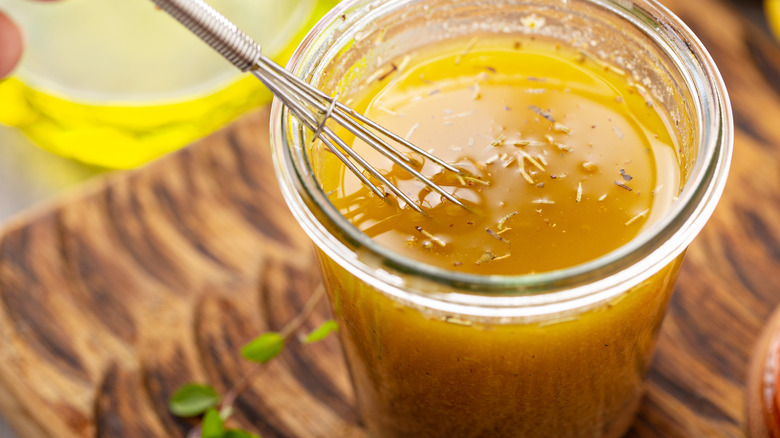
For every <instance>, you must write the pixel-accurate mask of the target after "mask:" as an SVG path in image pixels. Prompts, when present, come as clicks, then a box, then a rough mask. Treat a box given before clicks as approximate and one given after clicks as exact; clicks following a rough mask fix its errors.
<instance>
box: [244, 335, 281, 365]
mask: <svg viewBox="0 0 780 438" xmlns="http://www.w3.org/2000/svg"><path fill="white" fill-rule="evenodd" d="M283 349H284V337H282V335H280V334H279V333H276V332H268V333H263V334H262V335H260V336H258V337H256V338H255V339H254V340H252V342H250V343H248V344H246V345H244V348H242V349H241V355H242V356H244V357H245V358H246V359H249V360H251V361H252V362H260V363H266V362H268V361H269V360H271V359H273V358H275V357H276V356H278V355H279V353H281V352H282V350H283Z"/></svg>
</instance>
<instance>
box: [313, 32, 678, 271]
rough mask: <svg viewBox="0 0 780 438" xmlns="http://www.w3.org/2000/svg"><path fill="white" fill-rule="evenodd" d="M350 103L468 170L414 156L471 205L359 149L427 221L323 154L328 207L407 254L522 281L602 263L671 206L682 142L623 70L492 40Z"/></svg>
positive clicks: (571, 54) (394, 71)
mask: <svg viewBox="0 0 780 438" xmlns="http://www.w3.org/2000/svg"><path fill="white" fill-rule="evenodd" d="M386 70H387V74H381V75H379V76H377V77H376V78H375V79H374V80H373V82H372V83H371V84H370V86H369V87H367V88H366V89H365V90H363V91H362V92H361V94H360V95H358V96H356V97H355V99H354V100H353V102H352V106H353V107H354V108H355V109H357V110H358V111H361V112H363V113H365V114H366V115H367V116H368V117H369V118H372V119H374V120H375V121H377V122H378V123H380V124H381V125H384V126H385V127H387V128H389V129H390V130H392V131H394V132H396V133H398V134H399V135H402V136H405V137H406V138H407V139H408V140H410V141H411V142H413V143H415V144H416V145H418V146H420V147H422V148H423V149H427V150H431V151H433V152H434V153H435V154H436V155H438V156H439V157H441V158H443V159H445V160H446V161H448V162H450V163H453V164H455V165H456V166H458V167H459V168H461V169H463V170H465V171H466V172H467V173H468V175H467V176H461V177H458V176H456V175H453V174H452V173H450V172H442V171H441V170H440V169H439V168H438V166H436V165H435V164H433V163H425V162H419V165H420V166H421V167H422V171H423V173H424V174H426V175H432V176H433V178H432V179H433V180H434V181H435V182H436V183H438V184H440V185H442V186H444V187H445V188H446V189H447V190H448V191H451V192H452V193H454V194H455V195H456V196H457V197H458V198H460V199H462V200H463V201H464V202H465V203H466V204H468V205H469V206H470V207H471V211H467V210H464V209H462V208H460V207H457V206H455V205H452V204H451V203H449V202H447V201H446V200H443V199H442V198H441V197H440V195H438V194H436V193H435V192H431V191H430V190H428V189H427V188H425V187H424V186H423V185H422V184H421V183H420V182H418V181H415V180H414V179H412V178H411V177H410V176H409V175H408V174H407V173H406V172H405V171H403V170H401V169H398V168H395V167H394V166H393V165H392V164H391V163H390V162H389V161H388V160H387V159H385V158H384V157H382V156H381V155H379V154H378V153H376V152H375V151H373V150H371V149H370V148H369V147H368V146H366V145H365V144H362V143H361V142H360V141H354V144H353V147H354V148H355V149H356V150H358V151H359V152H360V154H361V155H363V156H364V157H365V158H367V159H368V161H369V162H371V163H372V164H374V165H375V166H377V167H378V168H379V169H381V170H382V171H383V172H384V173H386V174H387V176H388V177H389V179H390V180H391V181H393V182H394V183H395V184H397V185H398V186H399V187H401V189H402V190H404V191H405V192H406V193H408V194H410V196H411V197H412V198H413V199H415V200H419V203H420V205H422V206H423V208H424V210H425V211H426V212H427V215H421V214H419V213H416V212H414V211H412V210H411V209H409V208H404V207H403V204H399V203H398V202H397V201H394V200H393V199H392V198H390V200H389V201H386V200H382V199H380V198H378V197H376V196H375V195H373V194H372V193H370V191H369V190H367V189H366V188H365V187H363V186H362V185H361V184H360V182H359V181H358V180H357V179H356V178H355V177H354V176H353V175H351V174H348V173H347V172H345V169H344V166H343V165H341V164H340V163H339V162H338V160H337V159H336V158H335V157H333V156H330V154H328V153H321V154H320V155H319V156H318V160H319V163H320V164H321V165H320V166H318V169H320V171H321V172H322V174H321V175H320V176H321V181H322V184H323V188H324V189H325V190H326V192H328V193H330V199H331V201H332V202H333V203H334V205H335V206H336V207H337V208H339V209H340V211H341V212H342V213H343V214H344V216H345V217H346V218H347V219H348V220H350V221H351V222H352V223H353V224H354V225H355V226H356V227H358V228H359V229H360V230H362V231H363V232H364V233H366V234H367V235H369V236H370V237H371V238H372V239H374V240H376V241H377V242H379V243H380V244H382V245H384V246H386V247H388V248H390V249H392V250H393V251H395V252H398V253H400V254H402V255H404V256H407V257H409V258H411V259H414V260H417V261H420V262H423V263H427V264H430V265H434V266H438V267H442V268H445V269H451V270H456V271H461V272H468V273H476V274H494V275H520V274H528V273H534V272H544V271H550V270H556V269H562V268H566V267H570V266H574V265H577V264H580V263H584V262H587V261H589V260H592V259H595V258H597V257H599V256H602V255H605V254H607V253H609V252H611V251H613V250H615V249H617V248H618V247H620V246H622V245H624V244H626V243H627V242H628V241H630V240H631V239H632V238H634V237H635V236H636V235H637V234H638V233H639V232H640V231H641V230H642V229H643V228H644V227H646V226H648V225H649V224H651V223H652V222H653V221H654V220H655V219H657V218H658V217H659V216H660V215H661V214H663V213H664V211H665V210H666V209H667V208H668V206H669V205H670V204H671V202H672V201H673V200H674V197H675V196H676V195H677V193H678V191H679V188H680V166H679V164H678V159H677V154H676V150H677V143H678V139H677V138H676V137H675V135H674V134H673V132H674V131H671V130H670V129H669V123H668V122H667V119H668V118H667V117H666V116H665V114H664V113H661V112H659V111H658V110H657V109H656V107H657V105H653V103H652V102H651V101H650V100H649V98H648V93H646V92H645V91H644V90H643V89H642V88H641V87H640V86H637V85H636V84H633V83H631V82H630V81H629V79H628V78H627V76H626V74H625V73H624V72H621V71H619V70H618V69H615V68H612V67H609V66H606V65H605V64H602V63H600V62H597V61H594V60H593V59H591V58H590V57H588V56H586V55H584V54H582V53H578V52H576V51H573V50H571V49H564V48H559V47H557V46H555V45H553V44H550V43H547V42H542V41H523V42H518V41H517V40H510V39H504V38H498V37H485V38H480V39H472V40H468V41H454V42H451V43H447V44H444V45H438V46H436V48H435V49H423V50H420V51H418V52H415V53H412V54H409V55H408V56H406V57H404V58H403V59H400V60H396V61H394V62H393V63H391V64H389V65H388V67H387V69H386Z"/></svg>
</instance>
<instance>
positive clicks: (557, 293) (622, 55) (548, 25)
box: [271, 0, 733, 437]
mask: <svg viewBox="0 0 780 438" xmlns="http://www.w3.org/2000/svg"><path fill="white" fill-rule="evenodd" d="M529 17H530V18H532V20H529ZM529 21H532V22H533V23H535V25H533V26H528V25H527V24H528V22H529ZM539 23H543V25H539ZM491 34H494V35H518V36H523V37H526V38H530V37H539V38H546V39H551V40H553V41H556V42H559V43H560V44H563V45H567V46H573V47H574V48H575V49H577V50H580V51H582V52H584V53H586V54H587V55H588V56H590V57H593V58H595V59H599V60H601V61H603V62H604V63H606V64H609V65H611V66H613V67H615V68H618V69H622V70H623V71H626V72H628V74H629V75H630V77H631V78H632V80H633V81H635V82H636V83H637V84H641V86H642V88H643V89H644V90H646V92H647V93H649V94H650V95H651V98H652V100H653V101H655V102H657V104H660V105H662V106H664V108H665V110H666V112H667V113H668V114H669V115H670V116H671V118H672V120H673V122H674V126H675V129H677V131H678V134H679V136H680V139H681V148H680V150H679V151H678V152H679V157H680V166H681V171H682V180H683V183H682V187H681V189H680V192H679V196H678V198H677V200H676V201H675V202H674V203H673V205H672V207H671V208H670V209H669V210H668V211H667V212H666V213H665V214H664V215H663V216H662V217H661V219H659V220H657V221H656V222H655V223H653V224H652V225H651V226H649V227H647V228H646V229H645V230H644V231H643V232H642V233H641V234H639V235H638V236H637V237H636V238H635V239H633V240H632V241H631V242H629V243H628V244H626V245H624V246H622V247H620V248H619V249H617V250H615V251H613V252H611V253H609V254H606V255H604V256H602V257H600V258H597V259H595V260H593V261H590V262H587V263H584V264H581V265H577V266H572V267H569V268H566V269H562V270H557V271H552V272H545V273H539V274H531V275H521V276H480V275H474V274H465V273H458V272H453V271H449V270H445V269H441V268H436V267H432V266H427V265H424V264H420V263H418V262H415V261H413V260H410V259H407V258H404V257H402V256H400V255H398V254H395V253H393V252H391V251H389V250H387V249H386V248H383V247H381V246H379V245H377V244H376V243H375V242H373V241H372V240H371V239H370V238H368V237H367V236H365V235H364V234H362V233H361V232H360V231H358V230H357V229H356V228H355V227H353V226H352V225H351V224H350V223H349V222H348V221H347V220H345V219H344V218H343V217H342V216H341V215H340V214H339V212H338V210H337V209H336V208H334V206H333V205H332V204H331V203H330V202H329V201H328V198H327V195H326V194H325V193H323V191H322V189H321V187H320V184H319V183H318V181H317V179H316V175H317V173H318V169H316V168H315V167H314V166H315V164H312V163H313V162H314V161H313V160H311V157H310V152H311V151H310V145H311V133H309V132H307V131H306V130H305V128H303V127H302V125H301V124H300V123H299V122H298V121H297V120H296V119H295V118H293V117H292V116H291V115H290V114H289V113H288V111H287V110H286V109H285V108H284V107H283V106H281V105H280V104H279V103H278V102H276V103H275V104H274V106H273V108H272V115H271V136H272V145H273V149H274V154H275V159H276V162H277V173H278V176H279V179H280V181H281V186H282V191H283V193H284V196H285V198H286V200H287V202H288V204H289V206H290V208H291V209H292V211H293V213H294V215H295V216H296V218H297V219H298V221H299V222H300V223H301V225H302V226H303V228H304V230H305V231H306V232H307V233H308V235H309V236H310V237H311V238H312V240H313V241H314V243H315V245H316V248H317V254H318V256H319V261H320V267H321V271H322V275H323V281H324V284H325V286H326V289H327V290H328V295H329V297H330V303H331V307H332V309H333V311H334V314H335V315H336V317H337V319H338V320H339V323H340V328H341V339H342V344H343V347H344V352H345V355H346V358H347V362H348V365H349V368H350V372H351V376H352V380H353V383H354V386H355V390H356V394H357V400H358V404H359V408H360V411H361V413H362V415H363V418H364V420H365V424H366V427H367V428H368V430H369V432H370V434H371V435H372V436H376V437H385V436H387V437H394V436H415V437H428V436H447V437H451V436H458V437H461V436H513V437H517V436H529V437H547V436H550V437H569V436H583V437H585V436H587V437H616V436H620V435H622V434H623V433H625V431H626V430H627V429H628V428H629V426H630V424H631V421H632V418H633V415H634V412H635V411H636V409H637V406H638V404H639V400H640V398H641V393H642V379H643V377H644V375H645V371H646V369H647V367H648V364H649V362H650V358H651V356H652V351H653V348H654V343H655V339H656V334H657V332H658V329H659V327H660V324H661V321H662V318H663V315H664V312H665V309H666V307H667V304H668V301H669V297H670V294H671V291H672V289H673V286H674V282H675V279H676V276H677V272H678V270H679V267H680V264H681V263H682V259H683V255H684V252H685V249H686V248H687V246H688V245H689V244H690V242H691V241H692V240H693V239H694V237H695V236H696V235H697V234H698V232H699V231H700V230H701V228H702V227H703V226H704V224H705V222H706V221H707V219H708V218H709V217H710V215H711V214H712V212H713V210H714V208H715V205H716V203H717V201H718V199H719V197H720V195H721V193H722V190H723V188H724V185H725V182H726V176H727V172H728V167H729V163H730V157H731V149H732V142H733V127H732V116H731V109H730V104H729V101H728V97H727V93H726V90H725V87H724V85H723V82H722V79H721V77H720V75H719V73H718V71H717V69H716V66H715V65H714V63H713V61H712V60H711V58H710V57H709V55H708V54H707V53H706V51H705V49H704V48H703V47H702V45H701V43H700V42H699V41H698V39H697V38H696V37H695V36H694V35H693V34H692V33H691V31H690V30H689V29H688V28H687V27H686V26H685V25H684V24H683V23H682V22H681V21H680V20H679V19H677V18H676V17H675V16H673V15H672V14H671V13H670V12H669V11H668V10H666V9H665V8H664V7H663V6H661V5H659V4H658V3H657V2H655V1H653V0H639V1H626V0H553V1H545V2H538V1H532V0H489V1H487V0H384V1H376V0H375V1H371V0H347V1H343V2H342V3H341V4H340V5H339V6H338V7H337V8H336V9H334V10H333V11H331V12H330V13H329V14H328V15H327V16H326V17H325V18H324V19H323V20H322V21H321V22H320V23H319V24H318V25H317V26H316V27H315V28H314V30H313V31H312V32H311V33H310V34H309V35H308V36H307V37H306V38H305V39H304V41H303V43H302V44H301V46H299V48H298V50H297V51H296V52H295V54H294V55H293V57H292V59H291V64H290V68H291V69H292V70H293V71H294V72H295V74H297V75H299V76H301V77H303V78H304V79H305V80H307V81H309V82H311V83H312V84H314V85H315V86H317V87H319V88H320V89H322V90H323V91H325V92H326V93H329V94H335V93H337V92H338V93H340V94H339V95H340V96H341V100H342V101H348V100H349V98H350V96H351V95H354V93H355V90H359V89H360V88H361V86H362V85H364V84H365V81H366V80H367V79H370V78H371V77H372V74H374V73H375V72H376V71H379V69H380V68H381V67H383V66H384V65H385V63H386V62H388V60H391V59H394V58H396V57H398V56H400V55H403V54H405V53H408V52H410V51H413V50H415V49H416V48H419V47H424V46H427V45H430V44H434V43H436V42H439V41H443V40H448V39H451V38H462V37H467V38H468V37H469V36H471V35H491Z"/></svg>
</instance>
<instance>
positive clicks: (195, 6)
mask: <svg viewBox="0 0 780 438" xmlns="http://www.w3.org/2000/svg"><path fill="white" fill-rule="evenodd" d="M152 2H154V3H155V4H156V5H157V6H158V7H160V9H162V10H164V11H165V12H167V13H168V14H170V15H171V16H172V17H174V18H175V19H176V20H178V21H179V22H180V23H181V24H183V25H184V26H185V27H186V28H187V29H189V30H190V31H192V32H193V33H194V34H196V35H197V36H198V37H200V38H201V39H202V40H203V41H205V42H206V43H207V44H208V45H209V46H211V47H212V48H213V49H214V50H216V51H217V52H219V54H221V55H222V56H223V57H225V59H227V60H228V61H230V62H231V63H232V64H233V65H234V66H236V67H238V68H239V69H240V70H241V71H243V72H246V71H250V72H251V73H252V74H253V75H255V76H256V77H257V78H258V79H260V81H262V82H263V84H265V86H266V87H268V89H269V90H271V92H272V93H273V94H274V95H275V96H276V97H277V98H278V99H280V100H281V101H282V102H283V103H284V104H285V105H286V106H287V108H289V110H290V111H291V112H292V113H293V114H295V116H296V117H297V118H298V119H300V121H301V122H302V123H303V124H304V125H305V126H306V127H307V128H308V129H310V130H311V131H313V132H314V133H315V138H319V139H320V140H321V141H322V142H323V143H324V144H325V146H326V147H327V148H328V149H329V150H330V151H331V152H332V153H333V154H335V155H336V156H337V157H338V158H339V160H341V161H342V162H343V163H344V165H345V166H346V167H347V168H348V169H349V170H350V171H352V173H353V174H355V176H357V177H358V178H359V179H360V181H361V182H362V183H363V184H364V185H365V186H366V187H368V188H369V189H370V190H371V191H373V192H374V193H375V194H377V195H378V196H380V197H385V196H386V195H385V192H384V191H383V190H382V189H380V188H379V187H378V186H377V185H376V184H374V183H373V182H372V181H371V180H369V178H368V177H366V175H365V174H364V173H363V172H362V171H361V170H360V169H361V168H362V169H364V170H365V171H366V172H368V174H369V175H371V176H372V177H374V178H375V179H376V180H377V181H379V182H381V183H382V185H383V186H384V187H386V188H387V189H388V190H389V191H391V192H392V193H393V194H395V195H396V196H398V197H399V198H400V199H402V200H403V201H404V203H406V204H407V205H408V206H409V207H411V208H413V209H415V210H417V211H419V212H422V208H421V207H420V206H419V205H417V203H415V202H414V201H413V200H412V199H411V198H410V197H409V196H408V195H407V194H406V193H404V192H403V191H402V190H401V189H399V188H398V187H397V186H396V185H394V184H393V183H392V182H390V181H389V180H388V179H387V178H386V177H385V176H384V175H382V173H381V172H379V171H378V170H377V169H376V168H375V167H374V166H372V165H371V164H370V163H368V162H367V161H366V160H365V159H363V157H361V156H360V155H358V154H357V153H356V152H355V151H354V150H353V149H352V148H351V147H350V146H349V145H347V144H346V143H345V142H344V141H343V140H342V139H341V138H340V137H339V136H338V135H336V133H335V132H334V131H333V130H332V129H331V128H330V127H328V126H326V124H325V122H326V121H327V120H328V119H330V120H333V121H335V122H336V123H338V124H339V125H341V126H342V127H343V128H344V129H346V130H347V131H349V132H350V133H352V134H354V135H355V137H356V138H359V139H360V140H362V141H364V142H366V143H367V144H368V145H370V146H371V147H373V148H374V149H376V150H377V151H379V152H380V153H381V154H382V155H384V156H385V157H387V158H388V159H389V160H391V161H392V162H393V163H395V164H396V165H398V166H399V167H401V168H402V169H404V170H405V171H407V172H409V173H410V174H411V175H412V176H414V177H415V178H416V179H417V180H419V181H421V182H422V183H423V184H425V185H426V186H427V187H429V188H431V189H432V190H434V191H436V192H437V193H439V194H440V195H441V196H443V197H444V198H445V199H447V200H448V201H450V202H452V203H454V204H457V205H459V206H461V207H464V208H465V205H464V204H463V203H462V202H461V201H460V200H458V199H457V198H456V197H454V196H453V195H452V194H451V193H449V192H447V191H446V190H444V189H443V188H442V187H441V186H439V185H438V184H436V183H434V182H433V181H431V179H430V178H428V177H426V176H425V175H423V174H422V173H420V172H419V171H418V170H417V169H415V168H414V166H413V164H414V163H413V162H412V160H411V159H410V158H409V157H407V156H405V155H404V154H402V153H401V152H399V151H398V150H397V149H396V148H394V147H393V146H392V145H391V144H390V143H389V142H388V141H386V140H384V139H383V138H382V137H381V136H384V137H386V138H388V139H390V141H392V142H394V143H396V144H398V145H400V146H403V147H405V148H407V149H409V150H411V151H413V152H415V153H416V154H419V155H420V156H422V157H425V158H427V159H429V160H431V161H433V162H434V163H436V164H438V165H439V166H441V167H442V168H444V169H447V170H449V171H451V172H455V173H456V174H460V173H461V171H460V170H459V169H458V168H456V167H454V166H452V165H451V164H448V163H446V162H445V161H443V160H441V159H440V158H438V157H436V156H435V155H433V154H431V153H429V152H427V151H424V150H422V149H420V148H419V147H417V146H415V145H414V144H412V143H410V142H409V141H408V140H406V139H404V138H403V137H400V136H398V135H396V134H394V133H392V132H390V131H388V130H387V129H385V128H383V127H382V126H380V125H378V124H376V123H375V122H372V121H371V120H369V119H368V118H366V117H365V116H363V115H361V114H359V113H357V112H356V111H355V110H353V109H351V108H349V107H347V106H346V105H344V104H342V103H341V102H339V101H338V100H337V99H336V98H334V97H330V96H328V95H327V94H325V93H323V92H322V91H320V90H318V89H317V88H315V87H313V86H312V85H311V84H308V83H306V82H304V81H303V80H302V79H300V78H298V77H297V76H295V75H293V74H292V73H290V72H288V71H287V70H285V69H284V68H282V67H281V66H280V65H278V64H276V63H275V62H274V61H272V60H271V59H269V58H267V57H266V56H265V55H263V53H262V51H261V48H260V45H259V44H257V43H256V42H255V41H253V40H252V39H251V38H250V37H248V36H247V35H246V34H244V33H243V32H242V31H241V30H240V29H238V27H236V25H234V24H233V23H231V22H230V21H229V20H228V19H227V18H225V17H224V16H222V14H220V13H219V12H217V11H215V10H214V9H213V8H212V7H211V6H209V5H208V4H206V3H205V2H203V1H202V0H152Z"/></svg>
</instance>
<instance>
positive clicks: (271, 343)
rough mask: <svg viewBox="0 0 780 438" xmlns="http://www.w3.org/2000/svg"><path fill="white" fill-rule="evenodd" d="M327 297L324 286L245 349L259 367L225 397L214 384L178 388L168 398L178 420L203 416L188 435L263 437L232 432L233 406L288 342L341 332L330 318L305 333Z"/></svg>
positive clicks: (309, 340) (308, 341) (198, 437)
mask: <svg viewBox="0 0 780 438" xmlns="http://www.w3.org/2000/svg"><path fill="white" fill-rule="evenodd" d="M324 295H325V288H324V287H323V286H322V284H320V285H319V286H318V287H317V289H316V290H315V292H314V294H312V296H311V298H309V300H308V301H307V302H306V304H305V305H304V307H303V309H301V312H300V313H299V314H298V315H296V316H295V318H293V319H292V320H291V321H289V322H288V323H287V324H286V325H285V326H284V327H283V328H282V330H280V331H278V332H266V333H263V334H261V335H260V336H258V337H256V338H254V339H253V340H251V341H250V342H249V343H247V344H246V345H244V347H243V348H241V356H243V357H244V359H246V360H249V361H251V362H255V363H256V364H257V365H256V366H255V367H253V368H252V369H251V370H250V371H249V372H248V373H247V374H245V375H244V376H243V377H242V378H241V380H240V381H239V382H238V383H237V384H236V385H235V386H233V387H232V388H231V389H230V390H228V391H227V392H226V393H225V394H224V396H220V395H219V392H218V391H217V390H216V389H215V388H214V387H213V386H210V385H206V384H202V383H188V384H185V385H183V386H181V387H180V388H179V389H177V390H176V391H175V392H174V393H173V395H171V397H170V399H168V409H169V410H170V411H171V413H172V414H174V415H176V416H177V417H201V421H200V424H198V425H197V426H195V427H193V428H192V430H190V432H189V433H188V434H187V437H188V438H260V436H259V435H257V434H254V433H251V432H249V431H246V430H244V429H232V428H231V429H228V428H227V426H226V424H225V423H226V421H227V420H228V418H230V417H231V415H232V414H233V405H234V403H235V401H236V399H237V398H238V396H239V395H240V394H241V393H242V392H243V391H245V390H246V389H247V388H248V387H249V385H250V384H251V383H252V381H253V380H254V379H255V378H256V377H257V375H258V374H259V373H260V371H261V370H262V369H263V365H265V364H266V363H268V362H270V361H271V360H273V359H274V358H275V357H277V356H279V354H281V352H282V351H284V347H285V346H286V345H287V343H288V342H289V341H290V340H291V339H292V338H293V337H295V338H296V339H297V341H298V342H301V343H304V344H312V343H315V342H319V341H322V340H323V339H326V338H327V337H328V336H329V335H330V334H331V333H334V332H336V331H337V330H338V324H337V323H336V321H334V320H332V319H329V320H327V321H325V322H324V323H322V324H321V325H320V326H318V327H317V328H315V329H314V330H312V331H311V332H309V333H306V334H303V333H301V330H302V328H303V325H304V323H305V322H306V320H307V319H308V318H309V317H310V316H311V314H312V313H313V311H314V309H315V307H316V306H317V303H318V302H319V301H320V300H322V297H323V296H324Z"/></svg>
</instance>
